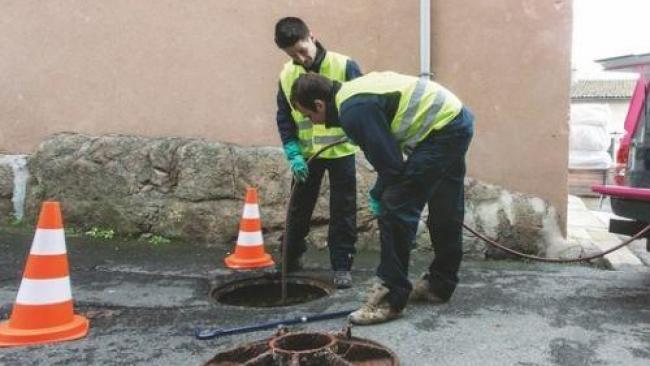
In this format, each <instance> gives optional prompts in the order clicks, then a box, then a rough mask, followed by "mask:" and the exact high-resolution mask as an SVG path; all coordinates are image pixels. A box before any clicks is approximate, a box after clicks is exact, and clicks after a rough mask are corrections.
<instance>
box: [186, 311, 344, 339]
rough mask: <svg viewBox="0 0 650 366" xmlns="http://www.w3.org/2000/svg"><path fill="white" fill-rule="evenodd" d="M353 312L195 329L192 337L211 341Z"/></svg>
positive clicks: (339, 316)
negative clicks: (228, 327) (225, 327)
mask: <svg viewBox="0 0 650 366" xmlns="http://www.w3.org/2000/svg"><path fill="white" fill-rule="evenodd" d="M353 311H354V310H343V311H337V312H333V313H324V314H316V315H308V316H301V317H297V318H293V319H286V320H280V321H275V322H269V323H262V324H254V325H246V326H243V327H239V328H231V329H222V328H212V329H203V330H201V329H199V328H196V329H195V330H194V336H195V337H196V338H197V339H202V340H205V339H212V338H216V337H223V336H227V335H232V334H241V333H248V332H255V331H258V330H263V329H269V328H276V327H279V326H281V325H292V324H300V323H309V322H316V321H319V320H327V319H336V318H342V317H344V316H348V315H349V314H350V313H351V312H353Z"/></svg>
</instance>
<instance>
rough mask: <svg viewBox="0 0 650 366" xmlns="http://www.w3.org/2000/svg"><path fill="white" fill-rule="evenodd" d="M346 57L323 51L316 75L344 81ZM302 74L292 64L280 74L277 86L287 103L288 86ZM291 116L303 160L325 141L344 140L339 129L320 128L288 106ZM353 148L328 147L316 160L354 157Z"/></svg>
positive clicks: (286, 66)
mask: <svg viewBox="0 0 650 366" xmlns="http://www.w3.org/2000/svg"><path fill="white" fill-rule="evenodd" d="M347 62H348V57H346V56H343V55H341V54H338V53H336V52H330V51H327V53H326V54H325V57H324V58H323V61H322V63H321V65H320V70H319V74H321V75H323V76H326V77H328V78H329V79H332V80H337V81H341V82H343V81H345V68H346V65H347ZM304 73H305V69H304V67H302V66H298V65H295V64H294V63H293V62H291V61H290V62H287V63H286V64H285V65H284V69H283V70H282V72H281V73H280V85H281V87H282V92H283V93H284V95H285V97H286V99H287V101H290V100H291V87H292V86H293V83H294V82H295V81H296V79H298V77H299V76H300V75H301V74H304ZM290 107H291V116H292V117H293V120H294V121H295V123H296V127H297V128H298V140H299V142H300V147H301V149H302V153H303V155H304V156H305V157H306V158H310V157H312V156H313V155H314V154H315V153H316V152H317V151H318V150H320V149H321V148H323V147H325V145H327V144H328V143H326V141H332V142H336V141H339V140H341V139H342V138H344V137H345V132H343V130H342V129H341V128H325V126H324V125H313V124H312V122H311V121H310V120H309V119H308V118H307V117H306V116H304V115H302V114H301V113H300V112H298V111H297V110H295V109H294V108H293V106H292V105H290ZM358 149H359V148H358V147H356V146H355V145H352V144H349V143H346V144H340V145H337V146H335V147H332V148H330V149H328V150H325V151H323V152H322V153H321V154H320V155H319V157H320V158H325V159H335V158H340V157H343V156H347V155H351V154H354V153H355V152H357V151H358Z"/></svg>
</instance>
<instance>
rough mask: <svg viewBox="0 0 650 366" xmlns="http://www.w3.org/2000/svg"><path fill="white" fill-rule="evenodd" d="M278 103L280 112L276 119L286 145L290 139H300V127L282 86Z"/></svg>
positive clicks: (279, 90)
mask: <svg viewBox="0 0 650 366" xmlns="http://www.w3.org/2000/svg"><path fill="white" fill-rule="evenodd" d="M277 103H278V112H277V114H276V117H275V121H276V122H277V124H278V132H279V133H280V139H281V140H282V144H283V145H284V144H286V143H288V142H290V141H298V128H297V127H296V123H295V122H294V121H293V117H292V116H291V107H290V106H289V101H287V98H286V97H285V95H284V93H283V92H282V86H279V87H278V95H277Z"/></svg>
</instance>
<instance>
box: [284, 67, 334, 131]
mask: <svg viewBox="0 0 650 366" xmlns="http://www.w3.org/2000/svg"><path fill="white" fill-rule="evenodd" d="M333 86H334V84H333V82H332V80H330V79H328V78H326V77H324V76H322V75H319V74H316V73H313V72H309V73H306V74H302V75H300V76H299V77H298V79H296V81H295V82H294V83H293V86H292V87H291V104H292V105H293V107H294V108H296V109H297V110H298V111H299V112H300V113H302V114H303V115H305V116H307V117H309V119H310V120H311V121H312V123H315V124H323V123H325V110H326V109H327V103H331V97H332V88H333Z"/></svg>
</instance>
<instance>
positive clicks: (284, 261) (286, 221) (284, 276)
mask: <svg viewBox="0 0 650 366" xmlns="http://www.w3.org/2000/svg"><path fill="white" fill-rule="evenodd" d="M346 142H348V139H346V138H342V139H340V140H338V141H336V142H333V143H331V144H329V145H326V146H323V147H322V148H321V149H319V150H318V151H316V153H315V154H314V155H313V156H312V157H310V158H309V159H308V160H307V165H309V164H310V163H311V162H312V161H313V160H314V159H316V158H317V157H318V156H320V154H322V153H323V152H324V151H325V150H327V149H330V148H332V147H334V146H337V145H340V144H343V143H346ZM297 184H299V183H298V181H297V180H295V179H293V181H292V183H291V190H290V192H289V201H288V202H287V210H286V215H285V217H284V234H283V235H282V247H281V248H280V255H281V257H282V258H281V262H282V265H281V266H282V270H281V275H280V276H281V277H280V287H281V289H282V290H281V291H282V292H281V296H280V304H284V303H285V302H286V300H287V255H286V253H287V229H288V227H289V210H290V209H291V204H292V203H293V196H294V192H295V190H296V185H297Z"/></svg>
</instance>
